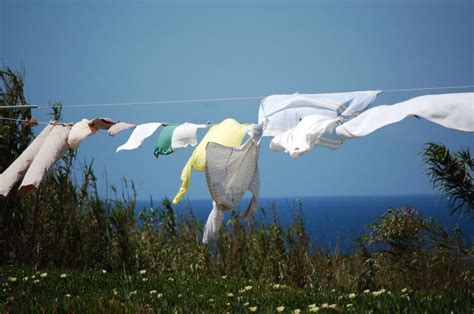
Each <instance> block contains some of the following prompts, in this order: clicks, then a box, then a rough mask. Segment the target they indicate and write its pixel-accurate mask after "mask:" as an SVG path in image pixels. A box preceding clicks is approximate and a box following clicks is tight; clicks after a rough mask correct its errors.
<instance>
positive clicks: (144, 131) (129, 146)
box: [116, 122, 163, 153]
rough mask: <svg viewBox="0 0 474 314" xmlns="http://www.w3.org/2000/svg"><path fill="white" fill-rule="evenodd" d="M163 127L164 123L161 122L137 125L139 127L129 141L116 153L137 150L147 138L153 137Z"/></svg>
mask: <svg viewBox="0 0 474 314" xmlns="http://www.w3.org/2000/svg"><path fill="white" fill-rule="evenodd" d="M162 126H163V123H160V122H152V123H144V124H139V125H137V127H136V128H135V129H134V130H133V132H132V134H130V137H129V138H128V141H127V142H126V143H125V144H123V145H121V146H119V147H118V148H117V150H116V152H117V153H118V152H119V151H121V150H133V149H137V148H138V147H140V146H141V145H142V144H143V141H144V140H145V139H146V138H148V137H150V136H152V135H153V133H155V132H156V130H158V129H159V128H160V127H162Z"/></svg>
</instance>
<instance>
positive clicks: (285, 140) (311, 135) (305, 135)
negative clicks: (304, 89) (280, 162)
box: [270, 115, 342, 158]
mask: <svg viewBox="0 0 474 314" xmlns="http://www.w3.org/2000/svg"><path fill="white" fill-rule="evenodd" d="M338 121H339V118H328V117H326V116H321V115H310V116H306V117H304V118H303V119H302V120H301V122H300V123H298V124H297V125H296V126H295V127H294V128H292V129H290V130H288V131H286V132H284V133H282V134H280V135H277V136H275V137H274V138H273V139H272V140H271V142H270V148H271V149H272V150H273V151H276V152H278V151H286V152H287V153H289V154H290V156H291V157H293V158H296V157H300V156H301V155H302V154H304V153H305V152H307V151H309V150H310V149H311V148H313V146H314V145H316V144H318V143H321V137H322V135H323V134H328V133H329V132H330V130H334V128H335V127H336V126H337V125H338ZM340 144H342V141H338V142H334V141H332V142H326V143H325V146H328V147H331V148H335V147H338V146H339V145H340Z"/></svg>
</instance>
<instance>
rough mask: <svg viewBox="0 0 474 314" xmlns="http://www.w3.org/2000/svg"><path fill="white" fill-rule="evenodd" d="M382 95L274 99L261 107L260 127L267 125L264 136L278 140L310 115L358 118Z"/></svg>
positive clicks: (283, 97) (372, 92)
mask: <svg viewBox="0 0 474 314" xmlns="http://www.w3.org/2000/svg"><path fill="white" fill-rule="evenodd" d="M380 93H381V91H359V92H350V93H333V94H298V93H296V94H292V95H272V96H269V97H266V98H264V99H263V100H262V102H261V103H260V107H259V111H258V123H259V124H263V127H264V131H263V136H277V135H279V134H281V133H283V132H285V131H288V130H289V129H292V128H294V127H295V126H296V125H297V124H298V123H299V122H300V121H301V119H302V118H304V117H306V116H309V115H320V116H326V117H327V118H328V119H329V118H332V119H335V118H338V117H340V119H341V121H347V120H349V119H352V118H354V117H355V116H357V115H358V114H359V113H360V112H362V111H364V110H365V109H366V108H367V107H368V106H369V105H370V104H371V103H372V102H373V101H374V100H375V98H376V97H377V95H378V94H380Z"/></svg>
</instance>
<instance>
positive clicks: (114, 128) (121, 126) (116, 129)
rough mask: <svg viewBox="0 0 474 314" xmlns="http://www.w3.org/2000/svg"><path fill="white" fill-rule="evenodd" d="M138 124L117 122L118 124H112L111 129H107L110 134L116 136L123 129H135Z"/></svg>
mask: <svg viewBox="0 0 474 314" xmlns="http://www.w3.org/2000/svg"><path fill="white" fill-rule="evenodd" d="M136 126H137V125H136V124H131V123H126V122H117V123H116V124H114V125H112V126H111V127H110V128H109V130H108V131H107V133H108V134H109V135H110V136H115V135H117V134H118V133H120V132H121V131H123V130H126V129H134V128H136Z"/></svg>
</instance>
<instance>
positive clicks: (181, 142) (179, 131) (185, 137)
mask: <svg viewBox="0 0 474 314" xmlns="http://www.w3.org/2000/svg"><path fill="white" fill-rule="evenodd" d="M207 127H208V125H207V124H194V123H189V122H185V123H182V124H180V125H178V126H177V127H176V128H175V129H174V131H173V135H172V136H171V149H172V150H173V151H176V150H177V149H180V148H186V147H188V146H189V145H191V146H196V144H197V130H198V129H204V128H207Z"/></svg>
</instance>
